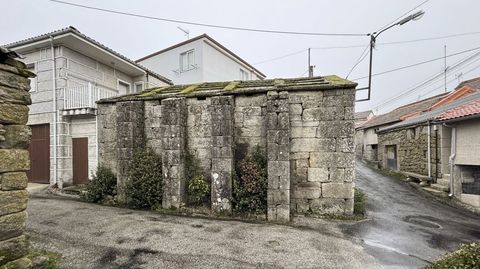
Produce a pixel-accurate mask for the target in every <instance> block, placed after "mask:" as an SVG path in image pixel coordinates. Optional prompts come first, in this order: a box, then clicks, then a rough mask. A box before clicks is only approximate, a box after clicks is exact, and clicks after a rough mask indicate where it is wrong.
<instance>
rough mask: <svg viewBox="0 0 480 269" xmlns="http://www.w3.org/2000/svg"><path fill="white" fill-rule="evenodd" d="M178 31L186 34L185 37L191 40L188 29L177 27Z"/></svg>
mask: <svg viewBox="0 0 480 269" xmlns="http://www.w3.org/2000/svg"><path fill="white" fill-rule="evenodd" d="M177 28H178V30H180V31H182V32H183V33H185V36H186V37H187V40H188V39H190V31H189V30H188V29H183V28H182V27H180V26H177Z"/></svg>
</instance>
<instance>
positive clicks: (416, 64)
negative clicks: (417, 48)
mask: <svg viewBox="0 0 480 269" xmlns="http://www.w3.org/2000/svg"><path fill="white" fill-rule="evenodd" d="M478 49H480V47H476V48H473V49H468V50H464V51H460V52H456V53H452V54H449V55H447V56H446V57H447V58H449V57H453V56H457V55H460V54H464V53H467V52H471V51H474V50H478ZM444 58H445V56H443V57H438V58H433V59H430V60H426V61H423V62H418V63H414V64H410V65H406V66H401V67H397V68H394V69H390V70H387V71H383V72H380V73H375V74H372V77H374V76H379V75H384V74H388V73H392V72H396V71H400V70H403V69H407V68H411V67H415V66H419V65H423V64H427V63H431V62H435V61H438V60H443V59H444ZM366 78H368V76H364V77H359V78H354V79H352V80H353V81H358V80H362V79H366Z"/></svg>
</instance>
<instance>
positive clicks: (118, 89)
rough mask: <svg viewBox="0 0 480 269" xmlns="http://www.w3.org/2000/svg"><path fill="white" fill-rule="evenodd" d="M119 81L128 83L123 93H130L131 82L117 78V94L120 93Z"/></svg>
mask: <svg viewBox="0 0 480 269" xmlns="http://www.w3.org/2000/svg"><path fill="white" fill-rule="evenodd" d="M120 83H124V84H128V92H126V93H125V94H130V93H132V83H130V82H127V81H125V80H121V79H119V78H117V91H118V94H120Z"/></svg>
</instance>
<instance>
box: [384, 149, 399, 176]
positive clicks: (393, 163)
mask: <svg viewBox="0 0 480 269" xmlns="http://www.w3.org/2000/svg"><path fill="white" fill-rule="evenodd" d="M385 151H386V154H387V167H388V168H389V169H392V170H398V167H397V146H395V145H391V146H386V147H385Z"/></svg>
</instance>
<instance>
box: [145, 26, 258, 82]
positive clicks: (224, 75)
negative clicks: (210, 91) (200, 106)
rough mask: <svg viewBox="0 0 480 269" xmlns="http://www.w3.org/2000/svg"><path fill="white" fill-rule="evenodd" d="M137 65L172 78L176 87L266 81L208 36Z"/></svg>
mask: <svg viewBox="0 0 480 269" xmlns="http://www.w3.org/2000/svg"><path fill="white" fill-rule="evenodd" d="M136 62H137V63H139V64H142V65H143V66H145V67H147V68H149V69H151V70H153V71H155V72H156V73H159V74H162V75H165V76H167V77H169V78H170V79H171V80H172V81H173V83H174V84H191V83H199V82H214V81H228V80H258V79H264V78H265V75H264V74H263V73H262V72H260V71H258V70H257V69H256V68H255V67H253V66H252V65H251V64H249V63H247V62H246V61H245V60H243V59H242V58H240V57H239V56H238V55H236V54H235V53H233V52H232V51H230V50H229V49H227V48H226V47H224V46H223V45H221V44H220V43H218V42H217V41H215V40H214V39H213V38H211V37H210V36H208V35H206V34H203V35H200V36H197V37H194V38H191V39H189V40H187V41H184V42H181V43H179V44H176V45H173V46H171V47H168V48H166V49H163V50H160V51H157V52H155V53H152V54H150V55H147V56H145V57H142V58H140V59H138V60H137V61H136Z"/></svg>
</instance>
